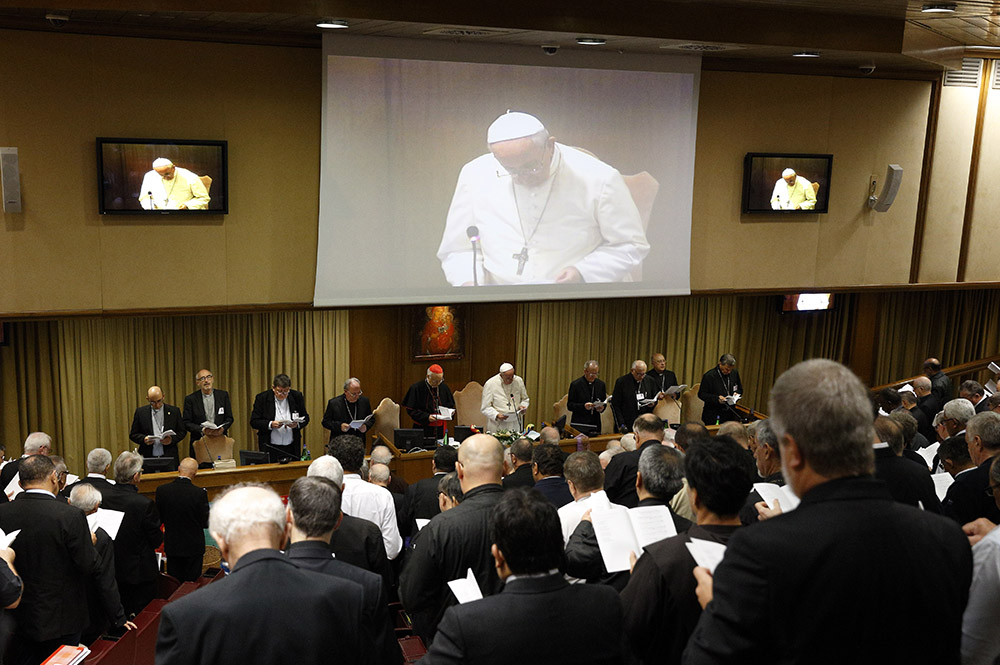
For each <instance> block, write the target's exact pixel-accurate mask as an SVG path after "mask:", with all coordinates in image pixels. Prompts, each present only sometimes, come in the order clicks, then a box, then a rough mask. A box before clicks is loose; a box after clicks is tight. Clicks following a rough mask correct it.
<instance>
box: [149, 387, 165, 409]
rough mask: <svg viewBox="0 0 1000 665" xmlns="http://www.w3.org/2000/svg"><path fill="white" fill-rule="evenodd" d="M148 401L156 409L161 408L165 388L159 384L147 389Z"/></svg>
mask: <svg viewBox="0 0 1000 665" xmlns="http://www.w3.org/2000/svg"><path fill="white" fill-rule="evenodd" d="M146 401H148V402H149V405H150V406H151V407H153V408H154V409H159V408H160V407H162V406H163V390H161V389H160V387H159V386H152V387H151V388H150V389H149V390H147V391H146Z"/></svg>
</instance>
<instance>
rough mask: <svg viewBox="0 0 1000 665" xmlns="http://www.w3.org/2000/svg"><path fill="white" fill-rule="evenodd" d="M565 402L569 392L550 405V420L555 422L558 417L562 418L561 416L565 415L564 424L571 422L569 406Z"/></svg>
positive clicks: (567, 400)
mask: <svg viewBox="0 0 1000 665" xmlns="http://www.w3.org/2000/svg"><path fill="white" fill-rule="evenodd" d="M567 402H569V393H566V394H565V395H563V396H562V397H561V398H560V399H559V401H558V402H556V403H555V404H553V405H552V422H555V421H557V420H559V419H560V418H562V417H563V416H566V424H567V425H569V424H571V423H570V420H571V418H570V414H569V407H567V406H566V403H567Z"/></svg>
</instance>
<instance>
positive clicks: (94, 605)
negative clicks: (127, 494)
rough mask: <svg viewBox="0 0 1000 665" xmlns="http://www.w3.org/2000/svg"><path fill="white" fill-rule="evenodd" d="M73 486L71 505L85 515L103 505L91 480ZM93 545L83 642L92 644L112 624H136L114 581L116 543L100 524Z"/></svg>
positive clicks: (114, 625) (115, 626) (132, 628)
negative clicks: (94, 566)
mask: <svg viewBox="0 0 1000 665" xmlns="http://www.w3.org/2000/svg"><path fill="white" fill-rule="evenodd" d="M74 484H75V485H76V486H75V487H74V488H73V489H72V490H70V494H69V505H71V506H73V507H74V508H79V509H80V510H82V511H83V514H84V515H91V514H93V513H96V512H97V509H98V508H99V507H100V506H101V493H100V491H99V490H98V489H97V488H96V487H94V486H93V485H90V484H88V483H74ZM93 533H94V546H95V547H96V548H97V567H98V575H97V577H94V578H91V579H88V580H87V606H88V608H89V610H90V623H89V625H88V626H87V628H86V630H84V631H83V637H82V638H81V639H82V643H83V644H90V643H91V642H93V641H94V640H96V639H97V638H99V637H100V636H101V635H103V634H104V633H105V631H107V630H108V629H109V628H115V629H119V630H120V629H122V628H125V629H128V630H135V624H134V623H132V622H131V621H127V620H126V617H125V608H123V607H122V600H121V596H120V595H119V594H118V583H117V582H115V544H114V541H113V540H111V536H109V535H108V532H107V531H105V530H104V529H102V528H101V527H97V530H96V531H94V532H93Z"/></svg>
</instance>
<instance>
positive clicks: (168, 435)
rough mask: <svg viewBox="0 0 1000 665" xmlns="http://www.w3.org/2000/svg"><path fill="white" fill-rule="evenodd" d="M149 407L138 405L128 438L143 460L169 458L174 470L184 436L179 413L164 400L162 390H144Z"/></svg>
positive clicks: (178, 461) (152, 388) (156, 388)
mask: <svg viewBox="0 0 1000 665" xmlns="http://www.w3.org/2000/svg"><path fill="white" fill-rule="evenodd" d="M146 401H148V402H149V406H140V407H139V408H138V409H136V410H135V413H134V414H133V416H132V429H131V430H129V433H128V438H129V440H131V441H132V443H134V444H136V445H137V446H139V454H140V455H142V456H143V457H172V458H173V459H174V466H173V470H174V471H176V470H177V465H178V464H179V463H180V455H178V453H177V444H178V443H179V442H180V441H181V440H182V439H183V438H184V436H185V435H186V434H187V430H186V429H185V427H184V420H183V418H182V417H181V410H180V409H178V408H177V407H176V406H174V405H173V404H166V403H164V401H163V390H161V389H160V387H159V386H151V387H150V389H149V390H147V391H146Z"/></svg>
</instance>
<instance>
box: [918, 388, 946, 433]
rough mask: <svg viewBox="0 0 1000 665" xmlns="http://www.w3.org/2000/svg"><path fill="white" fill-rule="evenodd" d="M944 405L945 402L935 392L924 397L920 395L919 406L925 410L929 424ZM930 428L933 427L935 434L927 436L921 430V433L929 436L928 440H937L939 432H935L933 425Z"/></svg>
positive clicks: (932, 430)
mask: <svg viewBox="0 0 1000 665" xmlns="http://www.w3.org/2000/svg"><path fill="white" fill-rule="evenodd" d="M943 405H944V402H942V401H941V400H940V399H939V398H938V396H937V395H935V394H934V393H930V394H927V395H924V396H923V397H918V398H917V408H918V409H920V410H921V411H923V412H924V415H925V416H927V422H928V424H930V423H933V422H934V416H936V415H937V412H938V411H940V410H941V407H942V406H943ZM918 426H919V423H918ZM930 428H931V432H933V434H932V435H931V436H927V434H926V433H924V432H921V434H923V435H924V436H927V440H928V441H931V442H934V441H937V433H936V432H934V427H933V425H930Z"/></svg>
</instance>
